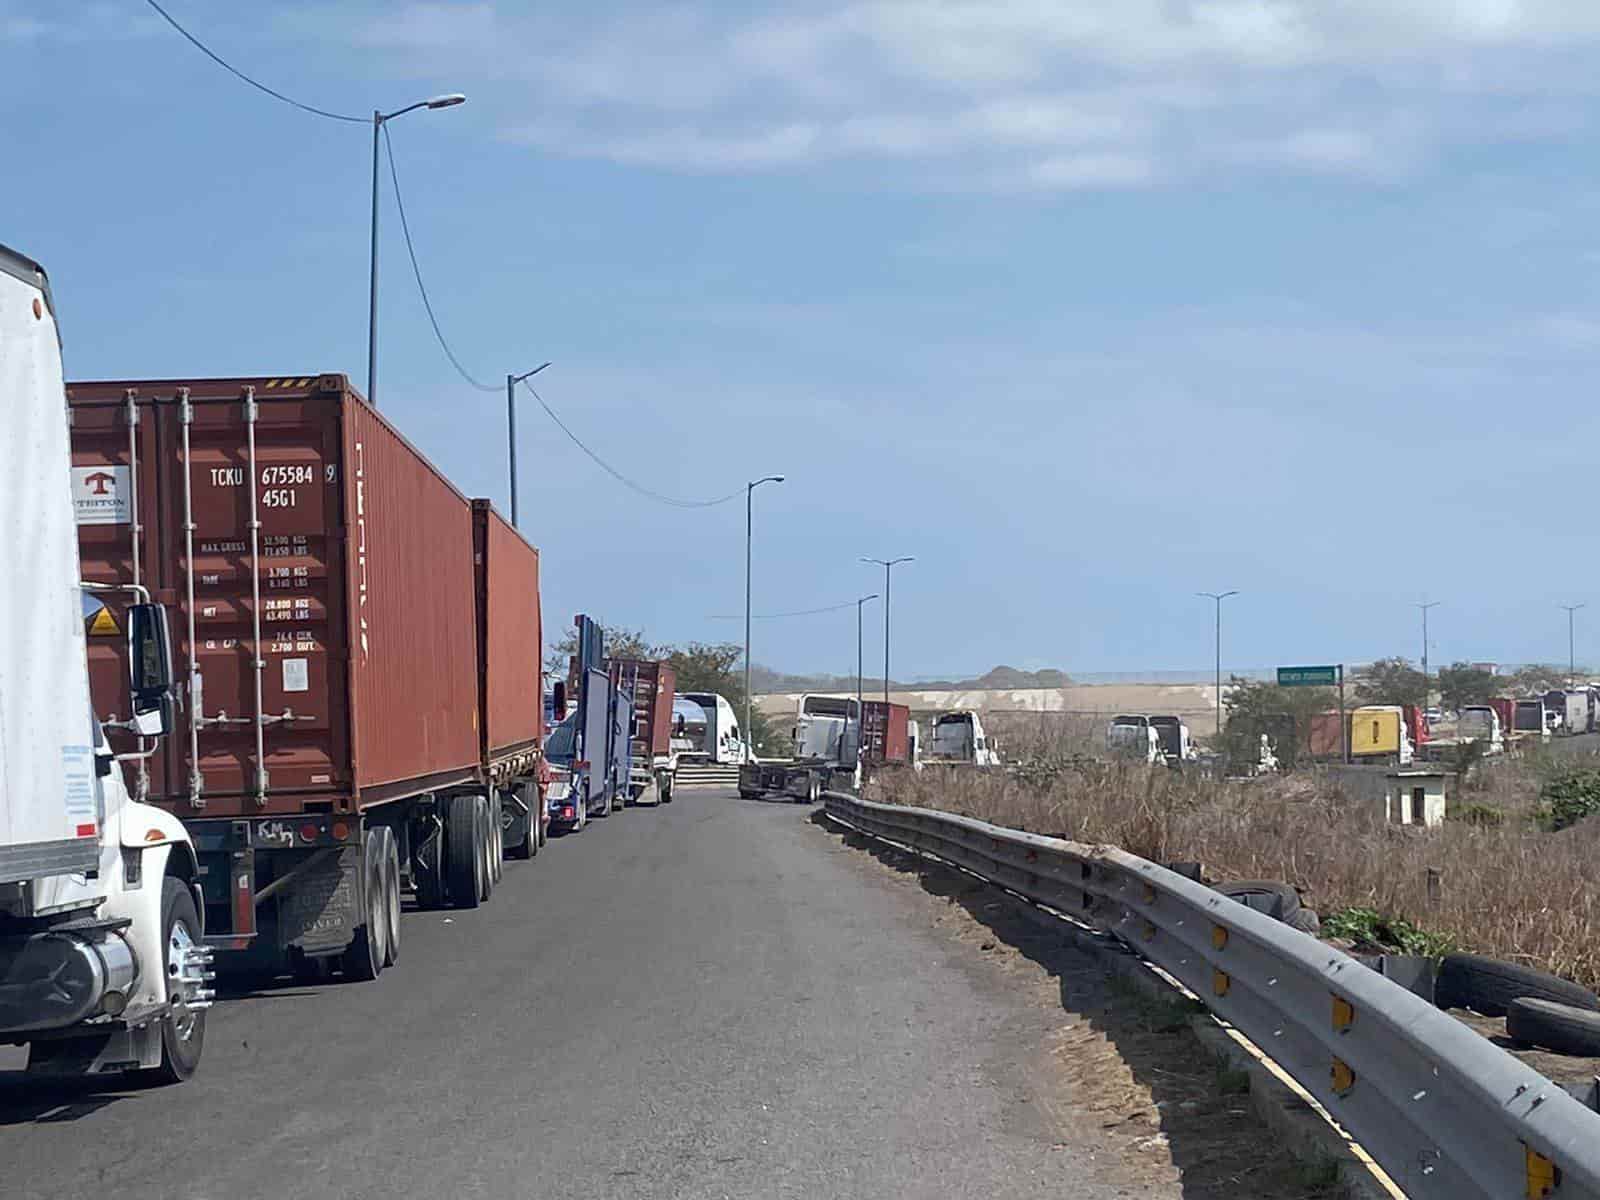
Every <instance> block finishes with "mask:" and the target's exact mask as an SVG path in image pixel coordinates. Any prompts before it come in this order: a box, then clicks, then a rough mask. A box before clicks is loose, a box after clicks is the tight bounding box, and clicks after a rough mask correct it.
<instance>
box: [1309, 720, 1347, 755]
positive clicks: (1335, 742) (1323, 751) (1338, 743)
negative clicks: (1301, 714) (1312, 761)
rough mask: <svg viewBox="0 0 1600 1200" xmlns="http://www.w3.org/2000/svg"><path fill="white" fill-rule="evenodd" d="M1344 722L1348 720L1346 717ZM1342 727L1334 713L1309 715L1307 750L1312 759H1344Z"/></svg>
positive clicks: (1343, 731)
mask: <svg viewBox="0 0 1600 1200" xmlns="http://www.w3.org/2000/svg"><path fill="white" fill-rule="evenodd" d="M1345 719H1346V721H1348V720H1349V717H1348V715H1347V716H1346V718H1345ZM1344 734H1345V730H1344V726H1343V724H1342V723H1341V722H1340V720H1339V714H1338V713H1336V712H1323V713H1312V714H1311V727H1310V729H1309V731H1308V734H1307V748H1308V749H1309V750H1310V751H1311V757H1312V758H1330V759H1332V758H1343V757H1344Z"/></svg>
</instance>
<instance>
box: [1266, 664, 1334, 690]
mask: <svg viewBox="0 0 1600 1200" xmlns="http://www.w3.org/2000/svg"><path fill="white" fill-rule="evenodd" d="M1338 682H1339V668H1338V667H1279V668H1278V686H1279V687H1332V686H1333V685H1334V684H1336V683H1338Z"/></svg>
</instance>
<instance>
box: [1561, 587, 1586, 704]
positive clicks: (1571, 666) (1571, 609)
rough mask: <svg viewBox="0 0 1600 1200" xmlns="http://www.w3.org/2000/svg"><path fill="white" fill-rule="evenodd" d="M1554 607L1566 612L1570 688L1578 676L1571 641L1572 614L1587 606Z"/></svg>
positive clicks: (1576, 660) (1576, 662) (1562, 605)
mask: <svg viewBox="0 0 1600 1200" xmlns="http://www.w3.org/2000/svg"><path fill="white" fill-rule="evenodd" d="M1556 607H1558V608H1564V609H1566V610H1567V686H1568V687H1571V686H1572V681H1573V679H1574V678H1575V677H1576V676H1577V674H1578V659H1577V654H1576V651H1575V650H1574V648H1573V640H1572V614H1573V613H1575V612H1577V611H1578V610H1579V609H1580V608H1587V607H1588V605H1587V604H1560V605H1557V606H1556Z"/></svg>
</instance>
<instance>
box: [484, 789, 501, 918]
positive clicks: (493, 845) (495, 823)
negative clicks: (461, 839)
mask: <svg viewBox="0 0 1600 1200" xmlns="http://www.w3.org/2000/svg"><path fill="white" fill-rule="evenodd" d="M483 808H484V818H485V822H484V823H485V825H486V826H487V827H488V830H489V883H490V884H491V886H492V885H493V884H496V883H499V882H500V880H501V879H503V878H504V877H505V873H506V827H505V825H504V824H502V823H501V821H500V798H499V797H498V796H495V795H494V794H493V793H490V794H489V795H488V796H486V797H484V801H483ZM485 898H486V899H487V897H485Z"/></svg>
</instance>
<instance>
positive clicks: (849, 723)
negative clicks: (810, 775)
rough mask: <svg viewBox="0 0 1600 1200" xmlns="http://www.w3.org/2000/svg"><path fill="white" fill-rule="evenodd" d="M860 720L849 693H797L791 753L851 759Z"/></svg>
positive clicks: (797, 756) (801, 756)
mask: <svg viewBox="0 0 1600 1200" xmlns="http://www.w3.org/2000/svg"><path fill="white" fill-rule="evenodd" d="M860 721H861V713H860V710H859V709H857V707H856V701H855V697H853V696H816V695H805V696H801V697H800V699H799V700H798V701H797V702H796V704H795V719H794V729H793V731H792V740H793V742H794V756H795V757H796V758H827V759H833V760H836V761H840V762H843V761H846V760H853V759H854V758H855V744H856V740H857V736H858V735H857V732H856V731H857V730H858V729H859V727H860Z"/></svg>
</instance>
